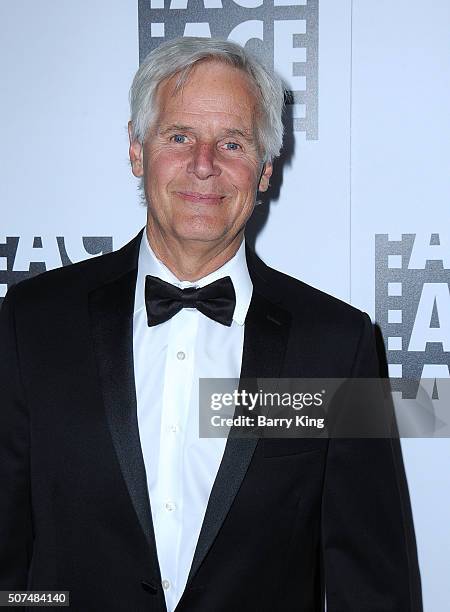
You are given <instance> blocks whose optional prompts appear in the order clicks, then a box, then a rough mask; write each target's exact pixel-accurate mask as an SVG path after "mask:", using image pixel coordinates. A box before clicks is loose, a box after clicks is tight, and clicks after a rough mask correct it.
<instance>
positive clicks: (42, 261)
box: [0, 236, 113, 306]
mask: <svg viewBox="0 0 450 612" xmlns="http://www.w3.org/2000/svg"><path fill="white" fill-rule="evenodd" d="M74 242H75V240H74V239H73V237H72V240H67V238H64V237H63V236H46V237H42V236H34V237H33V236H6V237H5V236H4V237H0V306H1V304H2V302H3V299H4V297H5V295H6V293H7V291H8V289H9V288H10V287H12V285H15V284H16V283H18V282H20V281H22V280H25V279H27V278H30V277H32V276H36V275H37V274H41V273H42V272H45V271H46V270H51V269H53V268H59V267H61V266H68V265H70V264H72V263H74V262H75V261H81V260H82V259H87V258H88V257H94V256H96V255H102V254H104V253H110V252H111V251H112V250H113V239H112V237H111V236H85V237H82V238H79V237H77V241H76V242H77V244H76V247H77V248H76V250H75V249H74ZM69 243H71V246H72V248H71V249H70V248H69ZM49 247H50V248H49ZM75 251H76V252H75Z"/></svg>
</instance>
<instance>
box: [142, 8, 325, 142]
mask: <svg viewBox="0 0 450 612" xmlns="http://www.w3.org/2000/svg"><path fill="white" fill-rule="evenodd" d="M138 10H139V57H140V61H142V60H143V59H144V57H145V56H146V55H147V54H148V53H149V52H150V51H152V50H153V49H154V48H155V47H157V46H158V45H159V44H161V43H162V42H163V41H165V40H169V39H172V38H177V37H179V36H203V37H219V38H227V39H228V38H229V39H232V40H234V41H236V42H239V43H240V44H242V45H245V46H246V47H247V48H248V49H249V51H251V52H253V53H254V54H255V55H256V56H257V57H258V58H259V59H260V60H261V61H262V62H263V64H265V65H266V66H267V67H268V68H270V69H275V70H276V71H277V72H278V74H279V75H280V76H281V77H282V78H283V80H284V81H285V83H286V84H287V87H288V88H289V91H288V94H287V96H286V103H287V105H288V108H290V110H291V113H290V114H289V113H288V116H289V120H290V121H292V125H289V126H287V128H288V129H287V132H289V131H292V130H294V131H296V132H303V133H304V134H305V137H306V140H317V139H318V134H319V126H318V122H319V120H318V108H319V104H318V98H319V85H318V81H319V77H318V74H319V66H318V57H319V0H269V1H267V0H264V1H263V0H189V1H188V0H139V3H138Z"/></svg>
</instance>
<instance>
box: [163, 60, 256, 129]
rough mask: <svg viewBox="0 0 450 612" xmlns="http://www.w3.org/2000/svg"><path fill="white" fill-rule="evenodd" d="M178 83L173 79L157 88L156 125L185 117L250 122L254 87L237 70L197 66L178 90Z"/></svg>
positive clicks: (211, 63)
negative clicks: (159, 122) (157, 119)
mask: <svg viewBox="0 0 450 612" xmlns="http://www.w3.org/2000/svg"><path fill="white" fill-rule="evenodd" d="M178 79H179V75H175V76H173V77H171V78H170V79H168V80H167V81H165V82H163V83H161V85H160V86H159V88H158V91H157V103H158V105H159V119H160V121H161V120H163V121H164V120H165V119H168V120H170V119H173V118H174V117H175V116H180V115H189V116H191V117H193V118H195V117H198V119H199V120H200V119H202V120H206V121H208V120H210V119H212V118H215V119H216V120H217V121H226V120H227V118H228V120H230V121H240V122H243V123H246V124H249V125H250V124H251V123H252V122H253V119H254V117H255V114H256V112H255V111H256V110H257V95H256V85H255V84H254V83H252V81H251V80H250V78H249V77H248V76H247V75H246V74H245V73H244V72H243V71H242V70H240V69H239V68H236V67H234V66H230V65H228V64H225V63H223V62H218V61H205V62H199V63H198V64H196V65H195V66H194V67H193V68H192V70H191V72H190V73H189V75H188V76H187V79H186V81H185V82H184V83H183V84H182V85H181V86H179V87H177V81H178Z"/></svg>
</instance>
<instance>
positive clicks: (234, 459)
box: [187, 251, 291, 587]
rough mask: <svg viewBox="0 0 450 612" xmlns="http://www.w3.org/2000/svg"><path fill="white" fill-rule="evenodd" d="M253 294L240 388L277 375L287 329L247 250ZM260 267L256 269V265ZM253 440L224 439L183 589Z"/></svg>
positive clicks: (221, 516)
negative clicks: (219, 461) (223, 446)
mask: <svg viewBox="0 0 450 612" xmlns="http://www.w3.org/2000/svg"><path fill="white" fill-rule="evenodd" d="M247 263H248V266H249V272H250V276H251V278H252V282H253V294H252V300H251V303H250V307H249V310H248V313H247V317H246V320H245V332H244V347H243V354H242V366H241V374H240V387H242V385H244V384H245V381H246V380H249V381H250V384H252V383H251V379H256V378H277V377H279V376H280V373H281V371H282V366H283V362H284V355H285V352H286V346H287V341H288V337H289V329H290V321H291V317H290V314H289V313H288V312H287V311H286V310H284V309H283V308H281V307H280V306H279V305H278V304H277V301H278V300H277V299H276V297H274V296H273V295H272V291H271V289H270V287H269V285H268V284H267V282H266V279H265V278H264V274H263V272H264V264H262V262H261V261H260V260H259V259H258V258H257V257H256V255H255V254H254V253H252V252H249V251H247ZM260 266H261V267H260ZM257 443H258V438H256V437H255V438H236V437H235V438H233V437H232V432H230V435H229V437H228V439H227V443H226V446H225V451H224V454H223V457H222V461H221V464H220V466H219V470H218V472H217V476H216V479H215V481H214V485H213V488H212V490H211V495H210V497H209V501H208V505H207V508H206V513H205V518H204V520H203V524H202V528H201V531H200V535H199V539H198V542H197V547H196V549H195V553H194V558H193V561H192V565H191V569H190V572H189V577H188V582H187V587H189V585H190V583H191V581H192V579H193V577H194V576H195V574H196V572H197V571H198V569H199V567H200V565H201V563H202V561H203V559H204V558H205V556H206V554H207V553H208V551H209V549H210V548H211V546H212V544H213V542H214V540H215V538H216V536H217V534H218V532H219V530H220V528H221V526H222V523H223V522H224V520H225V518H226V516H227V514H228V512H229V510H230V507H231V505H232V503H233V501H234V499H235V497H236V495H237V493H238V490H239V487H240V486H241V484H242V481H243V479H244V477H245V474H246V472H247V470H248V467H249V465H250V462H251V459H252V456H253V453H254V451H255V448H256V445H257Z"/></svg>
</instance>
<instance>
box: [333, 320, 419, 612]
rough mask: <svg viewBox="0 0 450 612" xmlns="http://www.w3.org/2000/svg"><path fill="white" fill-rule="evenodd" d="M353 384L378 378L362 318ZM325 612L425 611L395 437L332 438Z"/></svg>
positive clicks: (367, 328) (371, 343)
mask: <svg viewBox="0 0 450 612" xmlns="http://www.w3.org/2000/svg"><path fill="white" fill-rule="evenodd" d="M352 377H354V378H377V377H378V360H377V355H376V350H375V342H374V338H373V329H372V324H371V321H370V319H369V317H368V316H367V315H366V314H364V317H363V322H362V331H361V335H360V339H359V345H358V349H357V352H356V357H355V361H354V366H353V372H352ZM322 559H323V570H324V578H325V592H326V602H327V612H421V611H422V596H421V585H420V574H419V568H418V561H417V551H416V542H415V536H414V527H413V520H412V512H411V506H410V501H409V493H408V486H407V482H406V475H405V470H404V466H403V459H402V452H401V446H400V442H399V440H398V439H396V438H371V439H370V438H365V439H364V438H361V439H357V438H353V439H350V438H340V439H339V438H336V439H330V441H329V447H328V458H327V467H326V473H325V481H324V490H323V500H322Z"/></svg>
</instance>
